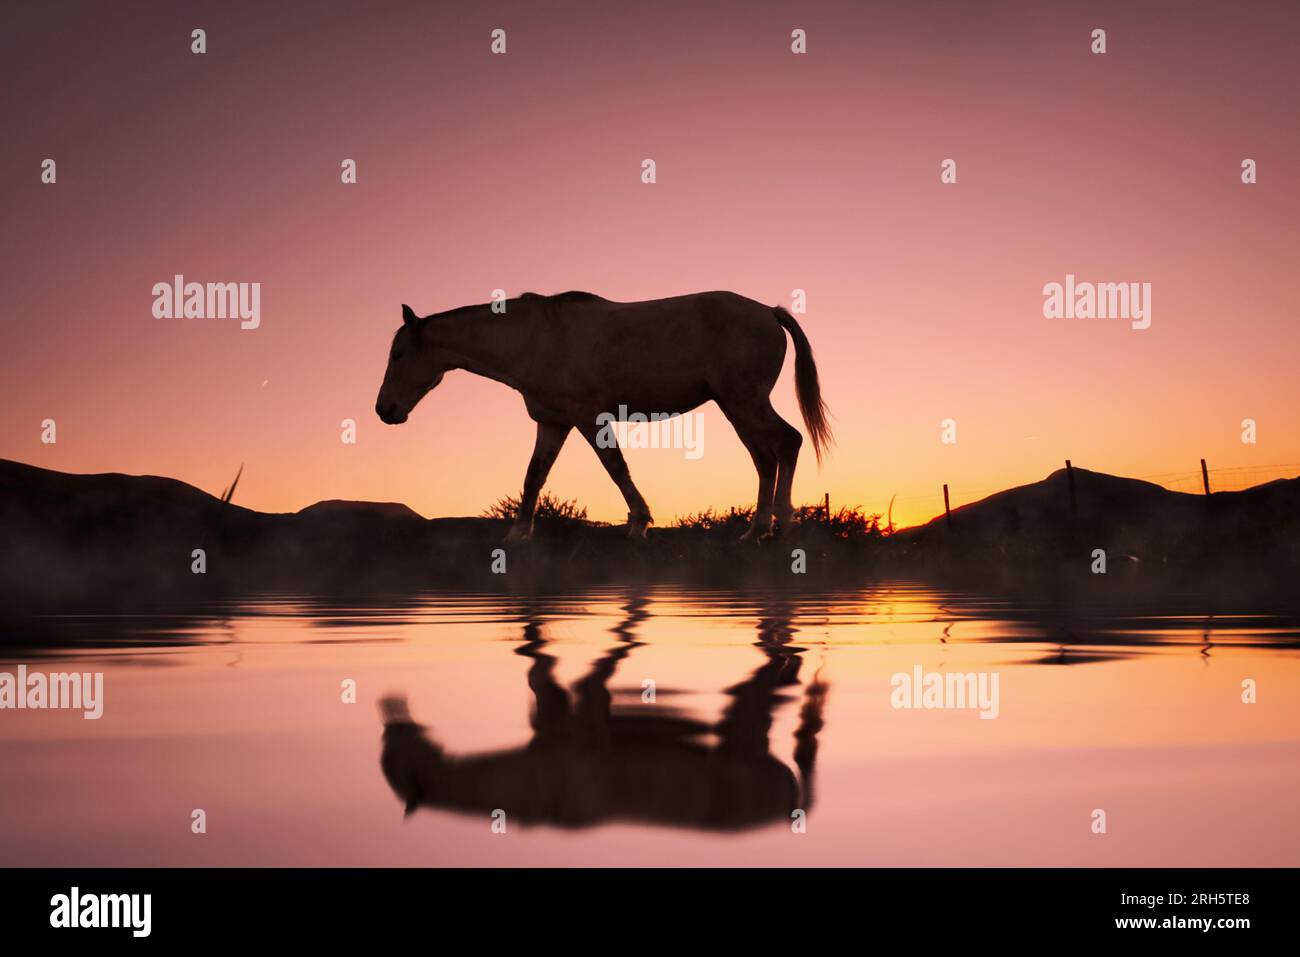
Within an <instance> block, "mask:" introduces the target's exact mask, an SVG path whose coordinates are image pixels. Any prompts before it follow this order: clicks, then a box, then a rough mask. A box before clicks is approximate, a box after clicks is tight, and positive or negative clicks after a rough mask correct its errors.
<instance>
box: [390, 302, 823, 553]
mask: <svg viewBox="0 0 1300 957" xmlns="http://www.w3.org/2000/svg"><path fill="white" fill-rule="evenodd" d="M494 306H496V307H497V308H496V309H494V308H493V307H494ZM501 309H504V311H501ZM787 332H788V333H789V334H790V338H791V339H792V340H793V342H794V351H795V365H794V371H795V393H796V396H797V398H798V400H799V410H800V412H801V413H802V415H803V420H804V424H805V425H806V427H807V429H808V434H809V436H810V437H811V438H812V442H813V447H814V449H815V450H816V453H817V462H818V464H819V465H820V464H821V461H822V456H823V454H824V452H825V450H826V449H827V447H828V445H829V444H830V442H831V441H832V439H831V432H830V426H829V424H828V421H827V418H828V415H829V413H828V411H827V408H826V405H825V403H824V402H823V401H822V398H821V386H820V383H819V382H818V378H817V364H816V363H815V362H814V361H813V353H812V347H811V346H810V345H809V344H808V338H807V336H805V335H804V332H803V330H802V329H801V328H800V327H799V324H798V323H797V322H796V321H795V319H794V316H792V315H791V314H790V313H789V312H788V311H787V310H786V309H784V308H782V307H780V306H766V305H763V304H762V303H760V302H756V301H754V300H753V299H747V298H745V297H744V296H740V295H737V294H736V293H732V292H703V293H695V294H693V295H688V296H676V297H673V298H669V299H652V300H647V301H643V302H614V301H611V300H609V299H604V298H602V297H600V296H596V295H593V294H591V293H587V292H566V293H561V294H559V295H553V296H542V295H538V294H536V293H524V294H523V295H522V296H519V297H518V298H516V299H510V300H499V301H498V302H497V303H485V304H483V305H477V306H462V307H460V308H458V309H451V310H449V311H446V312H439V313H434V314H433V315H429V316H424V317H420V316H417V315H416V314H415V312H414V311H413V310H412V309H411V307H410V306H408V305H405V304H403V305H402V325H401V327H400V328H399V329H398V330H397V332H396V334H395V335H394V336H393V343H392V347H391V349H390V350H389V354H388V367H387V369H386V370H385V372H384V381H383V384H382V385H381V386H380V389H379V396H378V399H377V400H376V402H375V412H376V413H377V414H378V416H379V418H380V420H381V421H383V422H384V423H386V424H388V425H400V424H401V423H403V422H405V421H406V420H407V417H408V416H409V415H410V414H411V410H412V409H414V408H415V406H416V404H417V403H418V402H419V401H420V400H421V399H422V398H424V396H425V395H427V394H428V393H429V392H430V391H431V390H432V389H434V388H435V387H436V386H437V385H438V383H440V382H441V381H442V377H443V376H444V375H445V374H446V373H447V372H448V371H450V370H452V369H464V370H466V371H468V372H472V373H474V374H475V375H481V376H485V377H487V378H489V379H493V380H495V381H497V382H501V383H504V384H505V385H508V386H510V387H511V388H512V389H515V390H517V391H518V392H520V393H522V395H523V397H524V406H525V408H526V409H527V411H528V415H529V417H530V418H531V419H532V420H533V421H534V422H536V423H537V440H536V443H535V445H534V447H533V456H532V460H531V461H530V462H529V463H528V471H527V473H526V474H525V477H524V488H523V493H522V495H521V496H520V500H519V510H518V512H517V514H516V517H515V520H514V524H513V525H512V527H511V529H510V533H509V535H508V536H507V539H508V540H526V539H528V538H530V537H531V536H532V531H533V515H534V512H535V511H536V508H537V498H538V495H539V494H540V492H541V490H542V486H543V485H544V484H545V482H546V476H547V474H548V473H549V472H550V469H551V466H552V464H554V462H555V459H556V456H558V455H559V453H560V449H561V448H562V447H563V445H564V441H565V439H566V438H567V437H568V435H569V432H570V431H572V430H574V429H576V430H577V431H578V433H579V434H580V435H582V437H583V438H584V439H586V440H587V442H588V444H590V445H591V447H592V448H593V449H594V450H595V452H596V455H597V456H598V457H599V459H600V461H601V464H602V465H604V467H605V470H606V471H607V472H608V473H609V477H610V478H611V479H613V481H614V484H615V485H617V486H618V488H619V491H620V492H622V494H623V498H624V500H625V501H626V502H627V507H628V536H629V537H631V538H634V539H636V538H641V539H643V538H645V534H646V527H647V526H648V525H650V524H651V523H652V522H653V521H654V519H653V518H652V517H651V515H650V508H649V506H647V505H646V502H645V499H644V498H642V497H641V493H640V492H639V491H637V488H636V486H635V485H634V484H633V483H632V476H631V474H630V473H629V471H628V467H627V463H626V462H625V461H624V459H623V453H622V451H621V450H620V449H619V448H618V445H617V443H616V442H611V441H609V440H608V439H607V438H605V437H603V436H602V432H603V431H604V430H605V429H606V424H605V423H608V421H609V420H610V419H611V417H612V415H613V412H612V410H619V409H631V410H633V411H634V412H638V413H640V414H641V415H644V416H646V417H647V418H650V417H651V416H652V415H653V416H665V415H674V414H681V413H686V412H690V411H691V410H693V409H695V408H697V407H698V406H700V405H703V404H704V403H705V402H707V401H709V400H713V401H714V402H716V403H717V405H718V407H719V408H720V409H721V410H722V414H723V415H725V416H726V417H727V420H728V421H729V422H730V423H731V425H732V427H733V428H734V429H735V430H736V434H737V435H738V436H739V437H740V441H741V442H742V443H743V444H744V446H745V449H746V450H747V451H748V452H749V455H750V457H751V458H752V459H753V461H754V468H755V470H756V471H757V472H758V503H757V505H756V507H755V509H754V517H753V520H752V521H751V522H750V525H749V527H748V529H746V531H745V533H744V534H743V535H742V536H741V540H742V541H758V540H759V539H762V538H764V537H767V536H768V535H769V534H770V533H771V532H772V528H773V522H774V521H775V522H776V524H777V528H778V529H782V528H788V527H789V525H790V523H791V521H792V518H793V515H794V506H793V504H792V503H791V500H790V493H791V488H792V486H793V483H794V470H795V465H796V463H797V461H798V458H799V449H800V447H801V445H802V444H803V437H802V436H801V435H800V433H799V430H798V429H796V428H795V427H794V426H792V425H790V424H789V423H788V422H786V421H785V420H784V419H782V418H781V417H780V416H779V415H777V413H776V410H775V409H773V408H772V402H771V398H770V396H771V392H772V388H773V386H774V385H775V384H776V380H777V377H778V376H779V375H780V373H781V367H782V365H783V364H784V363H785V334H786V333H787Z"/></svg>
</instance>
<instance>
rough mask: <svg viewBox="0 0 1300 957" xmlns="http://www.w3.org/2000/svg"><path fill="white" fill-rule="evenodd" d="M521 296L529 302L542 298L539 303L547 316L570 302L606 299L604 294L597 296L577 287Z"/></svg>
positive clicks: (550, 315) (549, 316)
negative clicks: (566, 290)
mask: <svg viewBox="0 0 1300 957" xmlns="http://www.w3.org/2000/svg"><path fill="white" fill-rule="evenodd" d="M519 298H520V300H526V301H529V302H534V301H537V300H541V302H540V303H539V305H540V306H541V307H542V312H543V314H544V315H545V316H546V317H547V318H551V317H554V315H555V310H556V309H557V308H559V307H560V306H563V305H567V304H569V303H574V302H604V301H605V297H604V296H597V295H595V294H594V293H590V292H581V291H579V290H577V289H571V290H569V291H568V292H559V293H556V294H555V295H553V296H543V295H541V294H540V293H536V292H526V293H524V294H522V295H521V296H520V297H519Z"/></svg>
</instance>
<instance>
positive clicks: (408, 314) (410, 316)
mask: <svg viewBox="0 0 1300 957" xmlns="http://www.w3.org/2000/svg"><path fill="white" fill-rule="evenodd" d="M416 318H417V316H416V315H415V310H414V309H412V308H411V307H410V306H408V305H407V304H406V303H402V322H404V323H406V324H407V325H408V326H413V325H415V320H416Z"/></svg>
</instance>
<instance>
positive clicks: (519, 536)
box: [506, 528, 533, 542]
mask: <svg viewBox="0 0 1300 957" xmlns="http://www.w3.org/2000/svg"><path fill="white" fill-rule="evenodd" d="M532 540H533V532H532V530H531V529H527V528H511V529H510V531H509V532H507V533H506V541H507V542H531V541H532Z"/></svg>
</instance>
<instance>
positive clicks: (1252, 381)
mask: <svg viewBox="0 0 1300 957" xmlns="http://www.w3.org/2000/svg"><path fill="white" fill-rule="evenodd" d="M363 16H364V18H365V19H363ZM497 27H500V28H503V29H505V30H506V31H507V38H508V52H507V53H506V55H504V56H494V55H492V54H491V53H490V52H489V43H490V36H489V35H490V32H491V30H492V29H493V28H497ZM1298 27H1300V7H1298V6H1297V5H1296V4H1295V3H1293V2H1288V3H1252V4H1249V5H1246V6H1243V5H1238V4H1231V3H1226V2H1225V3H1205V4H1201V3H1143V4H1131V3H1110V4H1107V3H1088V4H1073V3H1070V4H1067V3H1008V4H998V3H989V4H985V3H980V4H973V3H972V4H967V3H959V2H909V3H903V2H898V3H891V4H883V3H882V4H871V3H850V2H843V3H807V4H794V3H789V4H778V3H756V2H717V3H708V4H701V3H690V2H680V3H678V2H658V0H656V2H647V3H640V4H636V3H605V4H590V3H561V2H557V3H548V4H537V3H478V4H471V5H457V6H454V7H453V5H451V4H440V3H407V4H401V3H379V4H370V5H361V4H343V3H319V4H311V5H302V8H301V10H300V12H295V11H294V10H293V9H292V8H291V7H290V6H289V5H279V4H261V3H210V4H191V5H185V6H181V5H177V4H171V3H122V4H112V5H109V4H104V5H98V6H95V7H90V8H88V9H78V8H74V7H72V6H64V5H61V4H58V3H51V4H22V5H18V4H10V5H6V6H5V7H4V9H3V11H2V12H0V52H2V53H3V58H4V61H5V63H6V64H7V67H8V69H7V71H6V72H7V74H8V76H7V82H6V87H7V89H6V92H5V96H4V99H3V103H4V105H3V121H4V130H5V142H4V146H3V148H2V149H0V202H2V204H3V209H4V211H5V220H6V224H5V228H4V230H3V231H2V232H0V243H2V244H3V248H2V250H0V251H2V253H3V263H4V267H3V268H4V283H3V286H2V287H0V296H3V308H2V309H0V317H2V319H0V321H3V323H4V333H5V335H4V347H3V349H0V383H2V385H0V390H2V391H0V396H2V397H3V403H4V413H3V415H2V416H0V457H4V458H10V459H16V460H19V461H22V462H26V463H31V464H34V465H39V466H43V467H48V468H55V469H61V470H67V471H75V472H101V471H117V472H128V473H138V474H145V473H147V474H158V475H167V476H171V477H174V478H178V479H181V480H183V481H186V482H189V483H192V484H194V485H197V486H199V487H201V488H204V489H207V490H209V491H212V492H219V491H220V490H221V489H222V487H223V486H225V485H227V484H229V481H230V479H231V478H232V477H233V476H234V473H235V471H236V469H237V468H238V467H239V465H240V463H244V474H243V478H242V480H241V482H240V485H239V490H238V494H237V495H236V499H235V500H236V502H238V503H239V504H243V505H246V506H248V507H251V508H257V509H261V510H266V511H292V510H296V509H298V508H301V507H303V506H306V505H309V504H311V503H312V502H315V501H317V500H320V499H329V498H348V499H367V500H380V501H399V502H405V503H407V504H409V505H410V506H412V507H413V508H415V509H416V510H417V511H419V512H420V513H422V514H424V515H428V516H435V515H465V514H477V513H478V512H480V511H482V509H484V508H485V507H486V506H488V505H489V504H491V503H492V502H493V501H494V500H495V499H497V498H499V497H501V496H504V495H507V494H517V492H518V490H519V487H520V486H521V484H522V480H523V474H524V470H525V467H526V465H527V462H528V457H529V454H530V452H531V448H532V440H533V429H534V427H533V424H532V422H531V421H530V420H529V419H528V418H527V415H526V414H525V412H524V408H523V403H522V400H521V398H520V397H519V396H518V394H516V393H514V392H512V391H511V390H509V389H507V388H506V387H505V386H502V385H499V384H496V383H493V382H490V381H487V380H485V379H478V378H475V377H473V376H471V375H469V374H468V373H464V372H458V373H452V374H450V375H448V376H447V378H446V380H445V381H444V382H443V384H442V385H441V386H440V387H439V388H438V389H437V390H436V391H435V392H433V393H431V394H430V395H429V396H428V397H427V398H426V399H425V400H424V401H423V403H421V405H420V406H419V407H418V408H417V409H416V411H415V412H414V414H413V415H412V416H411V418H410V421H409V422H407V423H406V424H405V425H403V426H400V427H391V426H385V425H383V424H382V423H380V422H379V420H378V419H377V417H376V416H375V413H374V403H375V397H376V393H377V391H378V388H379V383H380V380H381V378H382V376H383V372H384V367H385V362H386V358H387V350H388V345H389V341H390V339H391V337H392V334H393V332H394V330H395V329H396V328H397V326H398V325H399V323H400V306H401V304H402V303H404V302H405V303H410V304H411V305H412V306H413V307H414V308H415V309H416V311H417V312H419V313H420V314H422V315H423V314H427V313H431V312H434V311H439V310H444V309H449V308H452V307H455V306H459V305H465V304H469V303H477V302H485V301H487V300H488V299H489V297H490V295H491V293H492V290H493V289H495V288H498V287H500V288H503V289H505V290H506V291H507V292H508V293H509V294H510V295H511V296H515V295H518V294H519V293H521V292H524V291H530V290H531V291H536V292H543V293H547V292H561V291H564V290H568V289H583V290H588V291H590V292H594V293H597V294H600V295H603V296H606V297H608V298H611V299H617V300H638V299H650V298H658V297H664V296H671V295H678V294H682V293H687V292H694V291H700V290H709V289H729V290H733V291H735V292H738V293H741V294H743V295H746V296H749V297H751V298H754V299H758V300H761V301H764V302H770V303H773V304H784V305H787V306H788V305H789V304H790V296H791V291H792V290H794V289H804V290H806V291H807V297H808V311H807V314H806V315H803V316H800V317H799V321H800V322H801V324H802V325H803V327H804V329H805V331H806V332H807V334H808V337H809V339H810V340H811V342H812V345H813V349H814V351H815V353H816V356H817V361H818V364H819V367H820V372H821V379H822V384H823V390H824V396H825V399H826V401H827V403H828V404H829V406H830V408H831V411H832V413H833V415H834V420H833V423H832V424H833V428H834V430H835V435H836V439H837V446H836V448H835V450H834V452H833V453H832V455H831V457H830V458H829V459H828V461H827V462H826V464H825V466H824V468H823V469H822V470H821V472H820V473H819V472H818V470H817V467H816V463H815V461H814V459H813V456H812V454H811V446H810V444H806V445H805V449H806V453H805V455H804V457H803V459H802V461H801V466H800V470H799V473H798V476H797V478H796V481H795V500H796V502H799V501H812V500H814V499H817V500H820V498H821V496H822V494H823V493H824V492H829V493H830V495H831V498H832V500H833V502H835V503H843V504H860V505H863V506H865V507H867V508H869V509H870V510H872V511H882V512H883V511H884V510H885V509H886V508H887V506H888V504H889V501H890V498H891V496H893V495H895V494H896V495H897V497H898V498H897V504H896V506H895V510H894V520H895V522H898V523H904V524H905V523H909V522H915V521H921V520H924V519H927V518H929V517H931V516H932V515H934V514H935V513H936V512H937V511H939V510H940V509H941V508H942V493H941V488H942V484H943V483H944V482H948V483H950V484H951V486H952V488H953V494H954V499H955V501H956V502H963V501H968V500H970V499H971V498H972V497H975V496H976V495H977V494H978V493H980V492H984V491H991V490H996V489H999V488H1003V487H1007V486H1010V485H1015V484H1020V483H1023V482H1028V481H1034V480H1037V479H1039V478H1042V477H1043V476H1045V475H1046V474H1047V473H1049V472H1050V471H1052V470H1054V469H1056V468H1058V467H1060V466H1061V464H1062V463H1063V460H1064V459H1066V458H1070V459H1072V460H1073V461H1074V463H1075V464H1076V465H1079V466H1082V467H1085V468H1093V469H1097V470H1101V471H1107V472H1112V473H1116V474H1124V475H1138V476H1149V475H1157V474H1163V473H1176V472H1192V471H1193V470H1195V469H1197V468H1198V460H1199V459H1200V458H1201V457H1205V458H1206V459H1207V460H1209V462H1210V465H1211V467H1212V468H1219V469H1236V468H1246V467H1256V466H1260V467H1262V466H1275V465H1281V464H1284V463H1297V462H1300V428H1297V425H1296V422H1295V414H1296V410H1297V409H1298V408H1300V384H1298V381H1297V373H1296V353H1297V345H1298V344H1300V332H1297V328H1296V320H1297V308H1296V302H1297V294H1298V293H1300V269H1298V268H1297V265H1296V251H1297V223H1298V222H1300V162H1298V158H1300V122H1297V121H1298V120H1300V110H1297V92H1298V91H1300V83H1298V82H1297V81H1300V57H1297V56H1296V52H1295V51H1296V43H1297V38H1298V37H1297V34H1298V33H1300V30H1298ZM195 28H203V29H205V30H206V31H207V53H206V54H203V55H195V54H193V53H191V51H190V45H191V36H190V35H191V31H192V30H193V29H195ZM795 28H801V29H804V30H806V31H807V36H808V52H807V54H804V55H795V54H792V53H791V51H790V33H791V30H793V29H795ZM1094 28H1104V29H1105V30H1106V33H1107V52H1106V53H1105V54H1104V55H1095V54H1093V53H1092V52H1091V50H1090V44H1091V39H1090V34H1091V31H1092V30H1093V29H1094ZM46 158H53V159H54V160H55V161H56V163H57V182H56V183H55V184H53V185H48V184H43V183H42V182H41V163H42V160H44V159H46ZM346 158H351V159H355V160H356V163H357V170H358V173H357V180H358V181H357V183H356V184H355V185H344V184H343V183H341V182H340V164H341V163H342V161H343V160H344V159H346ZM646 158H653V159H654V160H655V161H656V164H657V174H658V182H656V183H655V184H653V185H647V184H644V183H642V182H641V175H640V174H641V162H642V160H643V159H646ZM949 158H951V159H954V160H955V161H956V163H957V174H958V181H957V183H956V184H954V185H945V184H942V183H941V182H940V175H939V174H940V164H941V162H942V161H943V160H945V159H949ZM1246 158H1250V159H1254V160H1255V161H1256V163H1257V164H1258V183H1256V184H1254V185H1245V184H1243V183H1242V181H1241V163H1242V160H1243V159H1246ZM177 273H180V274H183V275H184V276H185V277H186V279H187V280H194V281H199V282H209V281H212V282H217V281H220V282H227V281H230V282H260V283H261V284H262V291H261V312H262V315H261V327H260V328H258V329H256V330H241V329H240V328H239V325H238V323H237V322H233V321H221V320H201V319H158V318H155V317H154V315H153V313H152V304H153V296H152V293H151V289H152V287H153V285H154V284H155V283H157V282H170V281H171V279H172V277H173V276H174V275H175V274H177ZM1067 273H1072V274H1074V275H1075V276H1077V277H1078V279H1079V280H1087V281H1094V282H1149V283H1151V285H1152V307H1153V312H1152V323H1151V328H1149V329H1146V330H1143V331H1138V330H1134V329H1131V328H1130V327H1129V323H1128V322H1126V321H1121V320H1071V319H1046V318H1044V317H1043V313H1042V305H1043V293H1042V289H1043V286H1044V284H1046V283H1049V282H1063V281H1064V279H1065V276H1066V274H1067ZM792 365H793V351H792V350H790V351H788V353H787V360H786V370H785V372H784V374H783V375H782V379H781V381H780V382H779V383H778V385H777V387H776V390H775V392H774V393H773V401H774V403H775V405H776V407H777V409H778V411H780V412H781V413H782V415H784V416H785V417H786V418H787V419H788V420H789V421H791V422H792V423H795V424H797V425H799V426H800V427H801V428H802V422H801V420H800V419H799V417H798V411H797V407H796V404H795V397H794V390H793V380H792ZM704 412H705V416H706V419H705V433H704V441H705V446H704V450H705V454H704V455H703V456H702V457H701V458H699V459H695V460H689V459H687V458H686V457H685V455H684V453H683V452H682V451H681V450H662V449H659V450H638V451H633V452H630V453H629V455H628V458H629V463H630V465H631V468H632V474H633V477H634V479H635V480H636V482H637V484H638V485H639V487H640V488H641V491H642V492H643V493H644V495H645V497H646V499H647V500H648V501H649V504H650V507H651V509H652V511H653V512H654V515H655V518H656V520H657V521H658V522H659V523H660V524H665V523H667V522H668V521H670V520H671V519H672V518H673V517H674V516H677V515H683V514H686V513H689V512H695V511H699V510H702V509H705V508H708V507H710V506H712V507H725V506H728V505H732V504H737V505H740V504H752V500H753V496H754V492H755V487H756V478H755V475H754V471H753V468H752V466H751V464H750V461H749V457H748V455H747V454H746V453H745V451H744V449H743V447H742V446H741V445H740V442H739V440H738V439H737V438H736V436H735V434H734V432H732V431H731V429H730V427H729V425H728V424H727V423H726V421H725V420H724V419H723V417H722V415H721V413H720V412H718V410H717V409H716V408H715V407H714V406H712V405H709V406H706V407H705V410H704ZM49 418H52V419H54V420H55V421H56V422H57V430H58V431H57V435H58V441H57V443H56V444H54V445H47V444H42V442H41V423H42V420H44V419H49ZM346 418H352V419H355V420H356V422H357V423H358V434H357V443H356V444H355V445H347V444H344V443H343V442H341V441H340V432H341V429H340V423H341V421H342V420H344V419H346ZM947 418H952V419H955V420H956V422H957V434H958V441H957V443H956V444H955V445H945V444H942V443H941V442H940V423H941V421H942V420H944V419H947ZM1245 418H1253V419H1255V420H1256V421H1257V423H1258V443H1257V444H1255V445H1247V444H1243V443H1242V441H1241V438H1240V435H1241V422H1242V420H1243V419H1245ZM1295 471H1300V469H1297V470H1293V472H1292V473H1291V474H1294V472H1295ZM1267 477H1273V476H1272V475H1268V476H1267ZM547 488H548V490H550V491H551V492H553V493H554V494H556V495H558V496H560V497H562V498H576V499H578V500H580V501H581V502H582V503H583V504H585V505H586V506H588V508H589V509H590V513H591V515H592V517H594V518H600V519H609V520H621V519H622V517H623V515H624V513H625V511H626V508H625V506H624V504H623V502H622V498H621V496H620V495H619V493H618V491H617V490H616V489H615V487H614V486H613V484H612V483H610V481H609V480H608V478H607V477H606V476H605V474H604V471H603V470H602V469H601V467H600V465H599V464H598V463H597V461H596V459H595V456H594V455H593V454H592V452H591V451H590V449H588V448H587V447H586V445H585V444H584V443H583V442H582V441H581V440H580V439H579V438H577V437H576V436H571V437H570V440H569V444H568V445H567V446H566V449H565V451H564V453H563V454H562V455H561V457H560V459H559V462H558V463H557V465H556V467H555V469H554V471H553V472H552V474H551V479H550V482H549V483H548V486H547Z"/></svg>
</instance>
